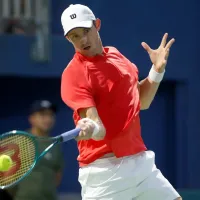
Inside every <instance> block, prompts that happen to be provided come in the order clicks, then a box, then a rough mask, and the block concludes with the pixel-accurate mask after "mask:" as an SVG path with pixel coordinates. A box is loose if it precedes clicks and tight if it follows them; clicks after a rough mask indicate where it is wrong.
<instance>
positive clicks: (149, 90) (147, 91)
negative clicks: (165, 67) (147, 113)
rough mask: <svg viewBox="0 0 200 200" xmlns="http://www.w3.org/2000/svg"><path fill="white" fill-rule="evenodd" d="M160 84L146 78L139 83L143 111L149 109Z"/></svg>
mask: <svg viewBox="0 0 200 200" xmlns="http://www.w3.org/2000/svg"><path fill="white" fill-rule="evenodd" d="M159 85H160V83H156V82H153V81H151V80H150V79H149V78H145V79H144V80H142V81H140V83H139V91H140V103H141V110H145V109H148V108H149V107H150V105H151V103H152V101H153V99H154V97H155V95H156V93H157V90H158V87H159Z"/></svg>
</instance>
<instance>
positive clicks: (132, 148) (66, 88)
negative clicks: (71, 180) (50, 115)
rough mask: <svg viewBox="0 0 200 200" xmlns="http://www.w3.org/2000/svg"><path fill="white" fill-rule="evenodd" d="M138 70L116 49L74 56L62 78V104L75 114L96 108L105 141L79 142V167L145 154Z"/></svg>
mask: <svg viewBox="0 0 200 200" xmlns="http://www.w3.org/2000/svg"><path fill="white" fill-rule="evenodd" d="M137 86H138V70H137V67H136V66H135V65H134V64H132V63H131V62H130V61H129V60H128V59H127V58H125V57H124V56H123V55H122V54H121V53H120V52H119V51H118V50H117V49H116V48H114V47H105V48H104V53H103V55H98V56H94V57H86V56H83V55H81V54H80V53H76V54H75V56H74V58H73V59H72V60H71V62H70V63H69V64H68V66H67V67H66V69H65V70H64V72H63V74H62V80H61V97H62V100H63V101H64V102H65V103H66V104H67V105H68V106H69V107H71V108H72V109H73V110H74V115H73V117H74V122H75V124H76V123H77V121H78V120H79V119H80V117H79V115H78V110H79V109H81V108H88V107H93V106H95V107H96V108H97V111H98V114H99V116H100V118H101V120H102V122H103V124H104V126H105V128H106V136H105V138H104V140H101V141H94V140H92V139H90V140H87V141H85V140H83V141H79V142H78V149H79V156H78V161H79V163H80V166H84V165H87V164H89V163H91V162H93V161H95V160H96V159H98V158H100V157H102V156H103V155H105V154H106V153H110V152H113V153H114V154H115V156H116V157H122V156H128V155H132V154H136V153H139V152H141V151H144V150H146V147H145V145H144V142H143V140H142V138H141V133H140V118H139V112H140V100H139V91H138V88H137Z"/></svg>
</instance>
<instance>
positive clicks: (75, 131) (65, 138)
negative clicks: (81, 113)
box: [61, 128, 81, 142]
mask: <svg viewBox="0 0 200 200" xmlns="http://www.w3.org/2000/svg"><path fill="white" fill-rule="evenodd" d="M80 131H81V129H80V128H75V129H73V130H71V131H67V132H65V133H63V134H61V137H62V139H63V142H66V141H68V140H71V139H74V138H75V137H76V136H78V134H79V132H80Z"/></svg>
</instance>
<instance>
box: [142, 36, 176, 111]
mask: <svg viewBox="0 0 200 200" xmlns="http://www.w3.org/2000/svg"><path fill="white" fill-rule="evenodd" d="M167 37H168V34H167V33H165V35H164V36H163V38H162V41H161V44H160V46H159V47H158V49H155V50H153V49H151V48H150V47H149V45H148V44H146V43H145V42H142V46H143V48H144V49H145V50H146V51H147V52H148V54H149V57H150V59H151V62H152V63H153V66H152V68H151V70H150V72H149V75H148V77H147V78H145V79H144V80H142V81H140V82H139V83H138V89H139V93H140V103H141V110H145V109H148V108H149V107H150V105H151V103H152V101H153V99H154V97H155V95H156V93H157V90H158V88H159V85H160V82H161V81H162V79H163V76H164V73H165V67H166V64H167V60H168V56H169V51H170V48H171V46H172V44H173V43H174V42H175V39H174V38H173V39H171V40H170V41H169V42H168V43H167Z"/></svg>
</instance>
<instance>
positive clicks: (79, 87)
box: [61, 66, 95, 111]
mask: <svg viewBox="0 0 200 200" xmlns="http://www.w3.org/2000/svg"><path fill="white" fill-rule="evenodd" d="M78 67H79V66H68V67H67V68H66V69H65V70H64V72H63V74H62V78H61V98H62V100H63V102H64V103H65V104H66V105H67V106H69V107H70V108H71V109H73V110H74V111H78V110H79V109H81V108H88V107H93V106H95V102H94V99H93V94H92V88H91V85H90V84H89V78H88V76H87V75H86V72H85V71H84V68H83V66H80V68H78Z"/></svg>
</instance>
